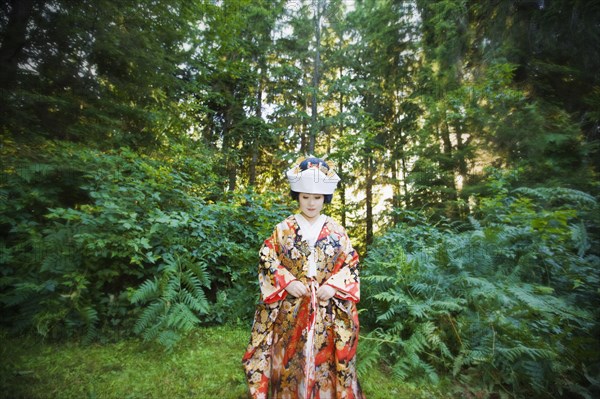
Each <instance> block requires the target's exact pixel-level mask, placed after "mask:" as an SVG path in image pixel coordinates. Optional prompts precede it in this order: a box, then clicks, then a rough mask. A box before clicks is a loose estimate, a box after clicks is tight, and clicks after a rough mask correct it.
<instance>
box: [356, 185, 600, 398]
mask: <svg viewBox="0 0 600 399" xmlns="http://www.w3.org/2000/svg"><path fill="white" fill-rule="evenodd" d="M494 184H495V185H496V187H497V188H498V191H499V192H502V194H498V195H495V196H492V197H490V198H486V199H483V200H482V205H481V208H480V210H479V211H480V213H479V215H480V216H479V218H478V220H476V219H474V218H473V219H471V223H470V225H469V226H452V225H450V224H445V223H439V224H437V225H432V224H431V223H429V222H428V221H427V220H426V219H424V218H423V217H421V216H419V215H418V214H412V213H410V212H406V213H405V214H404V216H405V223H403V224H402V225H401V226H399V227H398V228H394V229H391V230H390V231H389V232H387V233H386V234H385V235H384V236H382V237H381V238H380V239H379V240H378V241H377V242H376V243H375V244H374V246H373V247H372V248H371V249H370V252H369V255H368V257H367V259H366V262H365V263H366V267H365V271H364V273H363V285H364V290H365V291H366V293H365V294H363V296H364V297H365V298H366V299H365V300H364V303H363V305H362V306H363V307H364V308H366V309H369V312H363V313H361V317H362V320H363V323H364V324H366V325H368V326H369V328H370V329H371V330H372V331H371V332H370V333H369V337H368V339H372V340H374V341H376V342H379V343H380V344H381V345H382V346H383V347H384V348H385V349H380V353H382V354H384V355H382V356H381V357H382V358H383V359H384V360H385V361H387V362H389V363H390V364H391V365H392V368H393V370H394V372H395V374H396V375H397V376H399V377H401V378H426V379H428V380H430V381H437V380H438V379H439V378H440V376H441V375H444V374H445V373H447V372H451V373H452V375H453V376H454V377H455V378H456V380H457V382H458V383H459V385H461V386H462V387H463V388H460V390H461V391H463V390H464V391H467V392H470V393H468V395H470V394H477V395H481V394H484V395H491V394H495V395H501V396H503V397H523V396H525V395H527V396H530V397H538V398H542V397H543V398H546V397H570V396H569V395H572V394H578V395H581V396H582V397H586V398H591V397H593V396H594V395H595V394H597V392H598V389H599V388H600V387H599V386H598V385H597V383H596V382H595V380H594V378H593V377H588V376H594V375H595V374H596V373H598V372H599V371H600V370H599V369H598V364H599V361H600V358H599V357H598V352H597V350H596V348H597V347H598V344H599V342H598V338H597V332H598V322H597V320H598V306H597V305H598V303H599V297H598V295H599V292H600V291H599V290H600V272H599V270H600V258H599V257H598V255H599V254H598V253H597V252H594V244H596V243H597V242H596V241H595V238H592V237H591V236H590V235H589V234H588V231H589V229H590V228H595V226H594V225H593V224H592V223H594V220H593V218H594V217H593V215H594V214H595V213H596V212H597V210H598V206H597V202H596V201H595V199H594V198H593V197H591V196H589V195H587V194H586V193H583V192H579V191H575V190H570V189H561V188H556V189H549V188H541V189H533V188H521V189H517V190H513V191H510V192H506V191H505V189H504V188H503V187H504V186H502V184H501V183H500V184H499V183H498V182H497V181H496V182H494ZM596 248H597V247H596ZM457 393H458V392H457Z"/></svg>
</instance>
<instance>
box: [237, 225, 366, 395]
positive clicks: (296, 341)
mask: <svg viewBox="0 0 600 399" xmlns="http://www.w3.org/2000/svg"><path fill="white" fill-rule="evenodd" d="M311 253H312V258H311V259H312V261H313V264H314V263H316V275H315V276H314V277H313V278H308V277H307V274H308V268H309V266H308V263H309V262H308V259H309V257H310V256H311ZM358 266H359V262H358V254H357V253H356V251H354V249H353V248H352V245H351V243H350V239H349V238H348V235H347V234H346V232H345V230H344V228H343V227H342V226H340V225H339V224H337V223H336V222H335V221H333V220H332V219H331V218H328V217H327V219H326V221H325V222H324V224H323V227H322V228H321V231H320V233H319V234H318V238H317V239H316V242H315V243H314V247H311V246H310V245H309V244H308V243H307V241H306V240H304V239H303V236H302V230H301V229H300V226H299V224H298V222H297V220H296V216H290V217H288V218H287V219H285V220H284V221H283V222H281V223H279V224H278V225H277V227H276V228H275V231H274V232H273V235H271V237H269V238H268V239H267V240H265V242H264V245H263V246H262V248H261V250H260V262H259V272H258V277H259V282H260V289H261V299H262V301H261V303H260V304H259V305H258V306H257V309H256V313H255V316H254V323H253V326H252V335H251V338H250V344H249V345H248V349H247V351H246V353H245V354H244V357H243V365H244V369H245V372H246V377H247V380H248V386H249V389H250V396H251V397H252V398H261V399H267V398H276V399H288V398H289V399H296V398H302V399H309V398H311V399H312V398H315V399H326V398H332V399H333V398H348V399H362V398H364V396H363V394H362V391H361V389H360V385H359V383H358V379H357V376H356V347H357V344H358V312H357V310H356V303H357V302H358V301H359V298H360V282H359V275H358ZM313 269H314V266H313ZM294 280H299V281H301V282H302V283H304V284H306V285H307V286H308V287H310V289H311V295H310V296H308V297H302V298H295V297H293V296H292V295H288V293H287V291H286V290H285V287H287V285H288V284H289V283H291V282H292V281H294ZM322 284H328V285H330V286H332V287H334V288H336V289H337V293H336V294H335V296H334V297H333V298H331V299H330V300H328V301H325V302H319V301H318V299H316V296H315V292H316V289H317V288H318V287H319V286H321V285H322Z"/></svg>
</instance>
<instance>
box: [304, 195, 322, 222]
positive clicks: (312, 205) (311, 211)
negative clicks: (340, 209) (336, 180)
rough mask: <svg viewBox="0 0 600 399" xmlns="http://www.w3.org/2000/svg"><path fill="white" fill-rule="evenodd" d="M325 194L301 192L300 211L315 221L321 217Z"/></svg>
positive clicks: (308, 218)
mask: <svg viewBox="0 0 600 399" xmlns="http://www.w3.org/2000/svg"><path fill="white" fill-rule="evenodd" d="M324 201H325V196H324V195H323V194H307V193H300V195H298V204H299V205H300V212H301V213H302V215H303V216H304V217H305V218H306V219H307V220H309V221H313V220H315V219H316V218H318V217H319V215H320V214H321V210H322V209H323V204H324Z"/></svg>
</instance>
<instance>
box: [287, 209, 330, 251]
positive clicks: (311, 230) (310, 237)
mask: <svg viewBox="0 0 600 399" xmlns="http://www.w3.org/2000/svg"><path fill="white" fill-rule="evenodd" d="M294 216H295V218H296V221H297V222H298V226H300V230H301V231H302V240H303V241H306V242H307V243H308V245H309V246H310V247H314V246H315V243H316V242H317V239H318V238H319V234H320V233H321V230H322V229H323V225H324V224H325V222H326V221H327V216H325V215H319V217H318V218H317V220H315V222H314V223H310V222H309V221H308V220H306V218H305V217H304V216H303V215H302V214H296V215H294Z"/></svg>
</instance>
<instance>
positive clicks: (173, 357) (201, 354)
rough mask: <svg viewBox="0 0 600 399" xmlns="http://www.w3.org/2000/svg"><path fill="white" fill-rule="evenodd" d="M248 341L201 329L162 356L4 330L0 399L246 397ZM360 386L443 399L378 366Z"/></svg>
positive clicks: (133, 344) (153, 348)
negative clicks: (244, 356)
mask: <svg viewBox="0 0 600 399" xmlns="http://www.w3.org/2000/svg"><path fill="white" fill-rule="evenodd" d="M248 334H249V327H248V328H245V327H230V326H219V327H210V328H201V329H197V330H195V331H193V332H192V333H190V334H189V335H188V336H187V337H185V339H184V340H183V341H182V342H181V343H180V344H179V345H177V346H176V348H175V349H174V350H173V351H171V352H166V351H165V350H164V349H163V348H161V347H160V346H158V345H156V344H149V343H144V342H141V341H139V340H135V339H127V340H122V341H119V342H114V343H105V344H91V345H82V344H80V343H77V342H72V341H69V342H60V343H56V342H55V343H52V342H44V341H42V340H40V339H39V338H37V337H31V336H26V337H18V338H17V337H11V336H9V335H8V334H7V333H6V332H4V331H2V332H0V338H1V340H2V345H1V349H0V355H1V366H0V397H1V398H11V399H18V398H28V399H38V398H77V399H82V398H89V399H91V398H119V399H127V398H130V399H133V398H144V399H147V398H201V399H212V398H214V399H242V398H246V397H247V396H246V385H245V380H244V374H243V372H242V369H241V362H240V359H241V356H242V354H243V352H244V349H245V346H246V344H247V340H248V337H249V335H248ZM359 350H360V348H359ZM359 356H360V353H359ZM359 358H360V357H359ZM361 383H362V385H363V388H364V391H365V393H366V394H367V397H368V398H369V399H388V398H397V399H402V398H427V399H430V398H434V397H441V396H440V395H439V394H438V393H436V392H435V390H434V389H433V388H431V387H416V386H413V385H411V384H406V383H403V382H400V381H397V380H395V379H394V378H393V377H392V376H390V375H389V374H388V373H386V372H385V370H384V369H383V368H381V367H372V368H370V369H369V370H368V371H366V372H363V375H362V376H361Z"/></svg>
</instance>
